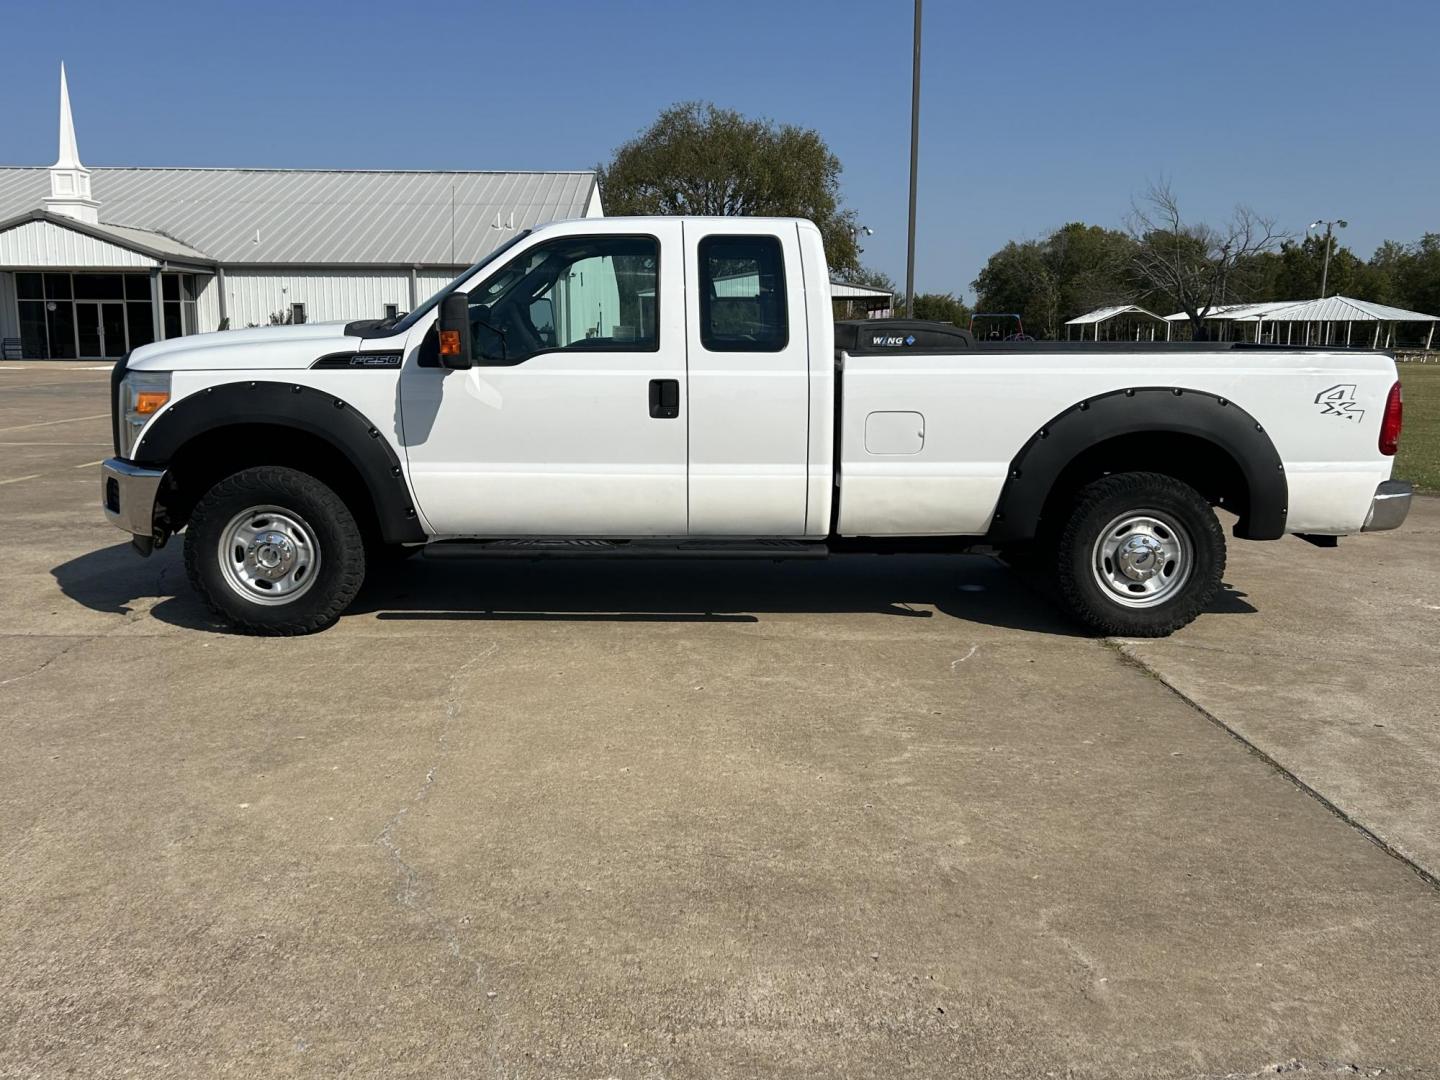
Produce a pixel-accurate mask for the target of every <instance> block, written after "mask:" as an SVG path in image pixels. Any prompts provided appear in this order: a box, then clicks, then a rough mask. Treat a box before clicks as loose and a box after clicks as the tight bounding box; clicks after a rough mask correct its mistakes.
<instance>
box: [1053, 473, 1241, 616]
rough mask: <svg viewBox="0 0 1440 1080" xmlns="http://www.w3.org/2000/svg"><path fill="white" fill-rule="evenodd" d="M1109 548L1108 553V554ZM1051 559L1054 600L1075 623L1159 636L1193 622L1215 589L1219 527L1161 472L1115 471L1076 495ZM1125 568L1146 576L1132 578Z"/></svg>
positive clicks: (1202, 505)
mask: <svg viewBox="0 0 1440 1080" xmlns="http://www.w3.org/2000/svg"><path fill="white" fill-rule="evenodd" d="M1147 514H1148V516H1147ZM1132 515H1133V519H1134V520H1132V521H1124V522H1122V521H1121V519H1123V518H1128V517H1131V516H1132ZM1146 522H1148V523H1149V524H1148V525H1147V524H1144V523H1146ZM1117 523H1118V527H1117ZM1175 526H1178V527H1179V528H1178V531H1177V530H1176V529H1175ZM1102 537H1103V538H1105V542H1104V543H1102ZM1146 537H1149V539H1146ZM1134 538H1138V539H1134ZM1132 539H1133V542H1134V543H1135V544H1137V545H1138V547H1136V548H1134V549H1133V550H1134V551H1135V552H1136V555H1134V556H1131V557H1129V564H1130V565H1129V569H1128V570H1127V569H1126V558H1125V557H1123V556H1125V551H1124V547H1125V544H1126V543H1127V542H1128V541H1132ZM1112 546H1115V549H1116V556H1117V557H1114V558H1110V557H1108V556H1107V551H1109V550H1110V549H1111V548H1112ZM1054 559H1055V562H1054V567H1055V578H1056V585H1057V592H1058V597H1059V600H1060V603H1061V605H1062V606H1063V607H1064V608H1065V609H1066V610H1067V611H1068V612H1069V614H1071V615H1072V616H1073V617H1074V618H1075V619H1077V620H1078V621H1079V622H1081V623H1082V624H1084V625H1085V626H1087V627H1089V628H1090V629H1092V630H1095V631H1098V632H1099V633H1101V634H1105V635H1109V636H1116V637H1165V636H1167V635H1169V634H1172V633H1174V632H1175V631H1176V630H1179V629H1180V628H1181V627H1182V626H1185V625H1187V624H1188V623H1190V622H1191V621H1192V620H1194V618H1195V616H1197V615H1199V614H1200V612H1201V611H1203V610H1204V609H1205V606H1206V605H1207V604H1209V603H1210V601H1211V600H1212V599H1213V598H1214V596H1215V593H1216V591H1217V590H1218V589H1219V588H1220V579H1221V577H1222V576H1223V575H1224V573H1225V533H1224V532H1223V531H1222V530H1221V528H1220V522H1219V520H1218V519H1217V518H1216V517H1215V513H1214V511H1213V510H1211V508H1210V504H1209V503H1208V502H1206V500H1205V499H1204V498H1203V497H1202V496H1201V495H1200V494H1199V492H1197V491H1196V490H1195V489H1194V488H1192V487H1190V485H1188V484H1185V483H1182V482H1181V481H1179V480H1176V479H1175V478H1174V477H1171V476H1165V475H1163V474H1162V473H1149V472H1132V473H1116V474H1114V475H1111V476H1107V477H1105V478H1103V479H1101V480H1097V481H1095V482H1094V483H1093V484H1090V485H1088V486H1086V487H1084V488H1082V489H1081V490H1080V491H1079V493H1078V494H1077V495H1076V498H1075V502H1074V504H1073V506H1072V508H1071V512H1070V515H1069V517H1068V518H1067V519H1066V520H1065V521H1064V523H1063V525H1062V526H1061V528H1060V535H1059V537H1058V538H1057V541H1056V544H1055V548H1054ZM1137 563H1138V565H1137ZM1167 569H1168V570H1169V573H1168V574H1167ZM1130 573H1134V574H1149V577H1147V578H1145V579H1144V580H1143V581H1135V580H1131V579H1130V578H1129V577H1128V576H1127V575H1128V574H1130ZM1152 579H1153V582H1154V583H1153V584H1151V581H1152ZM1151 589H1153V590H1155V595H1154V596H1153V597H1152V596H1150V595H1148V594H1147V590H1151ZM1135 605H1147V606H1135Z"/></svg>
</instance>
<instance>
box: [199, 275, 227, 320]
mask: <svg viewBox="0 0 1440 1080" xmlns="http://www.w3.org/2000/svg"><path fill="white" fill-rule="evenodd" d="M195 288H196V295H195V332H196V333H197V334H208V333H210V331H212V330H218V329H219V328H220V284H219V279H218V278H216V277H214V276H213V275H210V274H202V275H199V276H198V277H196V279H195ZM230 325H231V326H234V325H235V322H234V320H233V319H232V320H231V322H230Z"/></svg>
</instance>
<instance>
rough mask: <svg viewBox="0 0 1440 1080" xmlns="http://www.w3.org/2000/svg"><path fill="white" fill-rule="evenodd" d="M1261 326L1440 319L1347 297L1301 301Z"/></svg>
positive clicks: (1439, 316)
mask: <svg viewBox="0 0 1440 1080" xmlns="http://www.w3.org/2000/svg"><path fill="white" fill-rule="evenodd" d="M1264 320H1265V322H1440V315H1425V314H1422V313H1421V312H1419V311H1407V310H1406V309H1405V308H1397V307H1390V306H1389V305H1388V304H1374V303H1371V302H1370V301H1369V300H1354V299H1352V298H1350V297H1348V296H1327V297H1325V298H1324V299H1323V300H1305V301H1300V302H1296V303H1292V304H1290V305H1289V306H1286V307H1281V308H1280V309H1278V310H1275V311H1271V312H1269V313H1268V314H1266V315H1265V316H1264Z"/></svg>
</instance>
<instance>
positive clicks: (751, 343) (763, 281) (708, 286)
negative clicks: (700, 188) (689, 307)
mask: <svg viewBox="0 0 1440 1080" xmlns="http://www.w3.org/2000/svg"><path fill="white" fill-rule="evenodd" d="M698 250H699V256H700V343H701V344H702V345H704V346H705V348H707V349H709V350H710V351H711V352H779V351H780V350H781V349H783V348H785V346H786V345H787V344H788V343H789V341H790V322H789V315H788V312H787V310H786V303H785V258H784V255H783V253H782V252H781V250H780V241H779V239H778V238H777V237H774V236H707V237H705V238H704V239H703V240H701V241H700V245H699V249H698Z"/></svg>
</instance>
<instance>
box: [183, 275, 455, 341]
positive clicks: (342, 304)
mask: <svg viewBox="0 0 1440 1080" xmlns="http://www.w3.org/2000/svg"><path fill="white" fill-rule="evenodd" d="M447 280H448V278H447ZM419 291H420V299H421V300H424V298H425V297H426V296H428V295H429V293H427V292H426V291H425V290H424V289H423V288H421V289H420V290H419ZM434 291H435V290H433V289H432V290H430V292H434ZM225 299H226V309H227V312H228V314H229V316H230V326H231V328H232V329H237V330H238V329H242V328H244V327H246V326H267V325H269V322H270V316H271V315H272V314H274V313H276V312H289V310H290V305H291V304H304V305H305V320H306V322H335V321H342V320H344V321H348V320H350V319H378V318H380V317H382V316H383V315H384V314H385V305H386V304H394V305H396V307H397V308H398V309H399V310H400V311H408V310H409V309H410V273H409V271H407V270H373V271H372V270H288V269H276V270H263V271H257V270H247V269H241V268H236V269H230V268H229V267H227V268H226V270H225ZM214 318H215V320H217V321H218V319H219V305H218V296H217V304H216V307H215V315H214ZM202 325H204V324H203V323H202ZM214 325H215V324H214V323H213V322H212V323H211V324H209V326H208V327H207V329H208V328H213V326H214Z"/></svg>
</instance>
